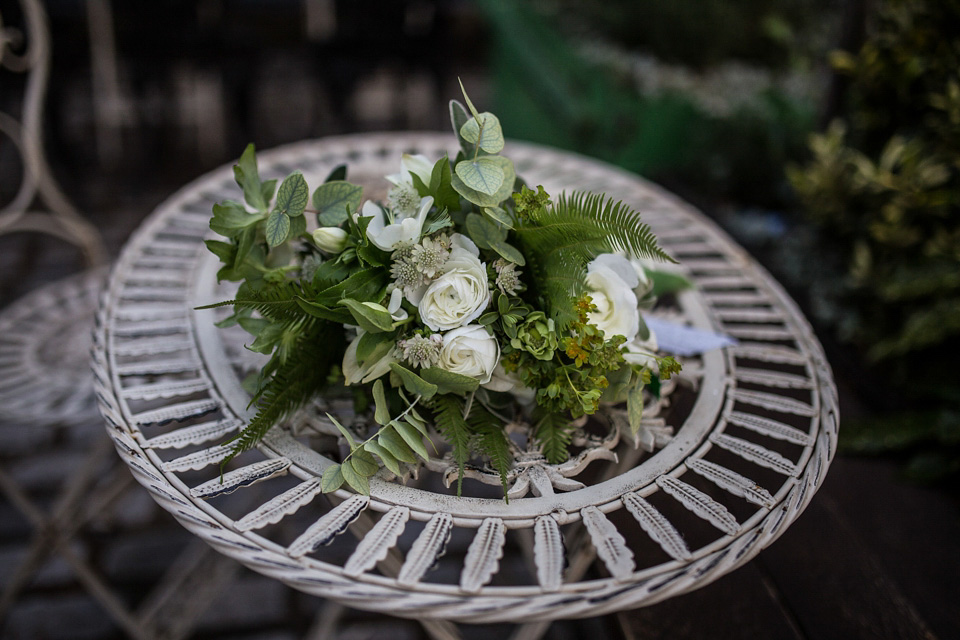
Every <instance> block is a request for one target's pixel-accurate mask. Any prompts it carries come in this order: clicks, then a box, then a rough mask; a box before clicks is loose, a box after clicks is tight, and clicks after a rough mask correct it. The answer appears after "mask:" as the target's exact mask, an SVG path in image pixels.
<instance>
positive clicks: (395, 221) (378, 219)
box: [360, 196, 433, 251]
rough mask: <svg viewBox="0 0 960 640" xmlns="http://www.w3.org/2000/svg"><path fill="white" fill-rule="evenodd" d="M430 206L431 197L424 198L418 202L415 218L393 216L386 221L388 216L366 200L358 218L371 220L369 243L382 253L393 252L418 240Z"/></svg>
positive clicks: (431, 204)
mask: <svg viewBox="0 0 960 640" xmlns="http://www.w3.org/2000/svg"><path fill="white" fill-rule="evenodd" d="M432 206H433V196H426V197H425V198H422V199H421V200H420V211H419V212H418V213H417V215H416V217H405V216H403V215H402V214H395V215H394V216H393V217H392V219H387V215H388V214H387V213H386V212H384V211H383V210H382V209H381V208H380V207H378V206H377V205H376V204H374V203H373V202H371V201H369V200H367V201H366V202H365V203H363V209H362V210H361V212H360V216H361V217H364V218H368V217H369V218H373V219H372V220H371V221H370V224H369V225H368V226H367V237H368V238H370V242H372V243H373V244H375V245H377V246H378V247H380V248H381V249H383V250H384V251H393V250H395V249H399V248H400V247H403V246H406V245H411V244H414V243H415V242H417V241H418V240H420V235H421V234H422V233H423V223H424V221H425V220H426V219H427V213H428V212H429V211H430V207H432Z"/></svg>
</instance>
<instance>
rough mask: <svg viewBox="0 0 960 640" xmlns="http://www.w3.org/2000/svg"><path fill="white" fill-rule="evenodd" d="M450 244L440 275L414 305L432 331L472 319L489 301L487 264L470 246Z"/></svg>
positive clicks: (454, 326)
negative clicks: (481, 260) (451, 246)
mask: <svg viewBox="0 0 960 640" xmlns="http://www.w3.org/2000/svg"><path fill="white" fill-rule="evenodd" d="M453 244H454V247H453V249H452V250H451V251H450V257H449V258H447V261H446V262H445V263H444V265H443V274H442V275H441V276H440V277H439V278H437V279H436V280H434V281H433V282H432V283H431V284H430V286H429V287H427V290H426V291H425V292H424V293H423V297H422V298H420V302H419V303H418V305H417V308H418V309H419V311H420V319H421V320H422V321H423V323H424V324H425V325H427V326H428V327H430V328H431V329H433V330H434V331H448V330H450V329H455V328H456V327H461V326H463V325H465V324H468V323H470V322H473V321H474V320H476V319H477V318H478V317H480V314H481V313H483V310H484V309H485V308H486V307H487V304H489V303H490V289H489V287H488V286H487V267H486V265H484V264H483V263H482V262H480V259H479V258H478V257H477V256H476V254H474V253H473V252H472V251H471V250H470V249H469V248H464V247H463V246H462V245H461V244H457V243H456V242H454V243H453ZM470 244H473V243H472V242H471V243H470ZM473 248H474V249H476V246H475V245H474V247H473ZM478 253H479V252H478Z"/></svg>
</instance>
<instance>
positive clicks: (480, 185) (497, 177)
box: [455, 156, 506, 196]
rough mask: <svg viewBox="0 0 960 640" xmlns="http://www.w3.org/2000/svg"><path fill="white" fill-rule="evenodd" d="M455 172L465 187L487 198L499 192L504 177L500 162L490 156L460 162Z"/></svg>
mask: <svg viewBox="0 0 960 640" xmlns="http://www.w3.org/2000/svg"><path fill="white" fill-rule="evenodd" d="M455 171H456V173H457V176H459V178H460V179H461V180H463V183H464V184H465V185H467V186H468V187H470V188H471V189H474V190H476V191H479V192H480V193H485V194H487V195H488V196H492V195H493V194H495V193H497V191H499V190H500V187H502V186H503V180H504V178H505V177H506V174H505V172H504V170H503V167H502V166H501V165H500V162H498V161H497V160H495V159H494V158H492V157H490V156H481V157H479V158H477V159H476V160H462V161H460V162H458V163H457V166H456V168H455Z"/></svg>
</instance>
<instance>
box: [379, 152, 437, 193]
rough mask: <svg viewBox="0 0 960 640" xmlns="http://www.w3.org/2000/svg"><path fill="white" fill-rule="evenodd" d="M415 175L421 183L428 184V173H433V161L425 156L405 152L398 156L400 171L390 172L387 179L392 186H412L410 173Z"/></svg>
mask: <svg viewBox="0 0 960 640" xmlns="http://www.w3.org/2000/svg"><path fill="white" fill-rule="evenodd" d="M411 172H413V173H415V174H416V175H417V177H418V178H420V180H422V181H423V184H430V175H431V174H432V173H433V163H432V162H430V159H429V158H428V157H427V156H424V155H421V154H419V153H417V154H411V153H405V154H403V155H402V156H401V157H400V173H392V174H390V175H389V176H387V180H389V181H390V183H391V184H393V185H394V186H400V185H402V184H409V185H411V186H413V178H411V177H410V173H411Z"/></svg>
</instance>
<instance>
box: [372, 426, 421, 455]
mask: <svg viewBox="0 0 960 640" xmlns="http://www.w3.org/2000/svg"><path fill="white" fill-rule="evenodd" d="M377 443H378V444H379V445H380V446H382V447H383V448H384V449H386V450H387V451H389V452H390V453H391V454H392V455H393V457H394V458H396V459H397V460H400V461H401V462H406V463H408V464H415V463H416V462H417V456H416V453H414V451H413V449H411V448H410V446H409V445H408V444H407V443H406V442H405V441H404V439H403V438H402V437H401V436H400V434H399V433H397V430H396V429H394V428H393V427H392V426H391V427H387V428H385V429H382V430H381V431H380V435H378V436H377Z"/></svg>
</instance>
